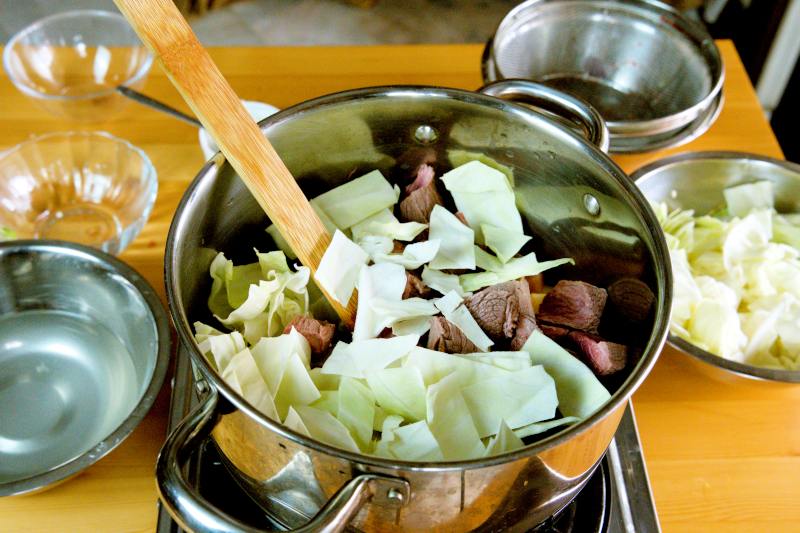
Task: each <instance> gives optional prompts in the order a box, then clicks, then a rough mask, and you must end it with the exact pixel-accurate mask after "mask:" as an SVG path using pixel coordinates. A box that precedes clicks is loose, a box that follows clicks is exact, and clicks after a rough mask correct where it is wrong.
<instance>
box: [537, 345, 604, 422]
mask: <svg viewBox="0 0 800 533" xmlns="http://www.w3.org/2000/svg"><path fill="white" fill-rule="evenodd" d="M522 349H523V350H524V351H526V352H528V353H529V354H530V356H531V363H532V364H534V365H542V366H543V367H544V369H545V371H547V373H548V374H549V375H550V376H551V377H552V378H553V379H554V380H555V385H556V392H557V394H558V409H559V411H561V414H563V415H564V416H575V417H578V418H581V419H582V418H586V417H588V416H590V415H591V414H592V413H594V412H595V411H597V410H598V409H599V408H600V407H602V406H603V404H605V403H606V401H608V399H609V398H610V397H611V394H609V392H608V390H607V389H606V388H605V387H604V386H603V384H602V383H600V381H599V380H598V379H597V377H595V375H594V373H593V372H592V371H591V370H590V369H589V367H587V366H586V365H585V364H583V363H582V362H581V361H580V360H578V358H577V357H575V356H573V355H571V354H570V353H569V352H567V351H566V350H565V349H564V348H562V347H561V346H559V345H558V343H556V342H555V341H554V340H552V339H550V338H548V337H547V336H546V335H545V334H544V333H542V332H541V331H539V330H538V329H537V330H534V332H533V333H531V336H530V337H529V338H528V341H527V342H526V343H525V346H523V347H522Z"/></svg>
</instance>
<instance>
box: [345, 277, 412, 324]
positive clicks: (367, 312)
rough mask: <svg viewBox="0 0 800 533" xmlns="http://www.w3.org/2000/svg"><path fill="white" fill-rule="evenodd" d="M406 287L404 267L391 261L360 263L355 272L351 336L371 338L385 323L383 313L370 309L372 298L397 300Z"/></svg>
mask: <svg viewBox="0 0 800 533" xmlns="http://www.w3.org/2000/svg"><path fill="white" fill-rule="evenodd" d="M405 287H406V271H405V269H404V268H403V267H402V266H401V265H397V264H394V263H378V264H375V265H372V266H368V267H362V269H361V272H360V273H359V275H358V310H357V311H356V324H355V327H354V328H353V340H364V339H372V338H375V337H377V336H378V334H380V332H381V330H382V329H383V328H385V327H387V326H385V325H383V324H384V323H385V320H383V317H382V316H381V315H380V314H378V313H376V312H375V311H373V309H372V302H373V300H375V299H383V300H396V301H400V299H401V298H402V297H403V290H404V289H405Z"/></svg>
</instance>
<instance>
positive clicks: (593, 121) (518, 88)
mask: <svg viewBox="0 0 800 533" xmlns="http://www.w3.org/2000/svg"><path fill="white" fill-rule="evenodd" d="M478 92H481V93H483V94H487V95H489V96H494V97H496V98H502V99H503V100H511V101H513V102H521V103H524V104H530V105H532V106H534V107H537V108H540V109H543V110H545V111H547V112H549V113H552V114H553V115H555V116H556V117H558V118H562V119H566V120H567V121H568V122H570V123H572V124H577V125H579V126H580V127H581V130H582V133H583V135H584V137H586V139H587V140H588V141H589V142H591V143H592V144H594V145H595V146H597V147H598V148H599V149H600V150H602V151H603V152H604V153H608V146H609V142H610V141H609V135H608V128H607V127H606V123H605V121H604V120H603V117H601V116H600V113H598V112H597V110H596V109H595V108H593V107H592V106H590V105H589V104H587V103H586V102H584V101H583V100H580V99H578V98H575V97H574V96H572V95H569V94H566V93H564V92H561V91H558V90H556V89H553V88H552V87H548V86H547V85H542V84H540V83H534V82H532V81H529V80H522V79H508V80H501V81H496V82H493V83H489V84H486V85H484V86H483V87H481V88H480V89H478Z"/></svg>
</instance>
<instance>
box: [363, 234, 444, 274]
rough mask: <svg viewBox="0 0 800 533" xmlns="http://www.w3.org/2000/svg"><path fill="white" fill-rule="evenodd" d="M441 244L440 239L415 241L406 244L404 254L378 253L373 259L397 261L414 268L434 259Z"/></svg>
mask: <svg viewBox="0 0 800 533" xmlns="http://www.w3.org/2000/svg"><path fill="white" fill-rule="evenodd" d="M440 244H441V241H439V240H438V239H437V240H433V239H431V240H429V241H422V242H415V243H413V244H409V245H408V246H406V247H405V248H404V249H403V253H402V254H376V255H375V256H374V258H373V259H374V261H375V262H376V263H381V262H386V263H397V264H399V265H403V267H405V268H407V269H409V270H414V269H416V268H419V267H421V266H422V265H424V264H425V263H428V262H429V261H430V260H431V259H433V258H434V257H435V256H436V253H437V252H438V251H439V245H440Z"/></svg>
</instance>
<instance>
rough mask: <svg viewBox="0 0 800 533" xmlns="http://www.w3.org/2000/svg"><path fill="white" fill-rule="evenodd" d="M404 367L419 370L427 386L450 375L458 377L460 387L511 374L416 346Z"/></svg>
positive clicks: (491, 366)
mask: <svg viewBox="0 0 800 533" xmlns="http://www.w3.org/2000/svg"><path fill="white" fill-rule="evenodd" d="M402 366H403V367H404V368H415V369H417V370H418V371H419V372H420V375H421V376H422V379H423V381H424V383H425V385H427V386H430V385H433V384H434V383H437V382H438V381H440V380H441V379H443V378H444V377H446V376H448V375H450V374H453V375H455V376H456V379H457V381H458V384H459V386H460V387H467V386H469V385H472V384H474V383H478V382H480V381H482V380H486V379H492V378H494V377H498V376H505V375H508V374H509V372H508V370H503V369H502V368H499V367H497V366H494V365H489V364H485V363H481V362H479V361H477V360H475V359H473V358H465V357H461V356H460V355H453V354H448V353H444V352H437V351H435V350H429V349H427V348H422V347H420V346H415V347H414V348H412V349H411V351H410V352H408V355H407V356H406V358H405V359H404V360H403V363H402Z"/></svg>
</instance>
